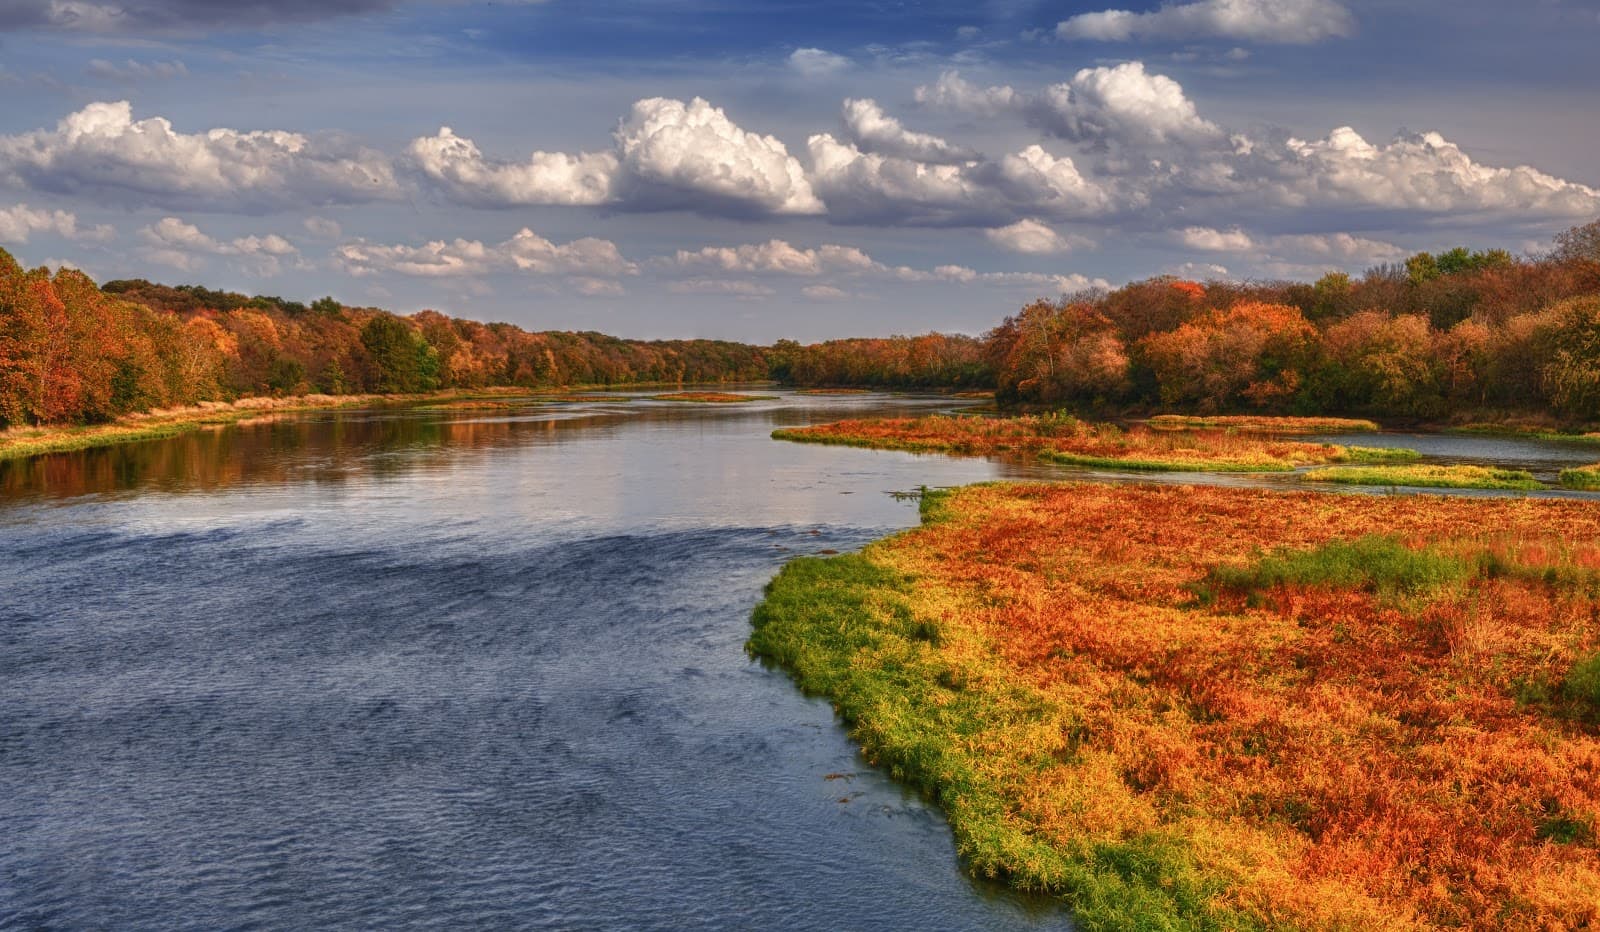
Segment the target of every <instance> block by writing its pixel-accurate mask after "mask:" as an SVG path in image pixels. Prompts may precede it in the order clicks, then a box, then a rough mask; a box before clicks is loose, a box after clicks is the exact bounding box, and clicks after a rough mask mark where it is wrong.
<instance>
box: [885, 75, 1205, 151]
mask: <svg viewBox="0 0 1600 932" xmlns="http://www.w3.org/2000/svg"><path fill="white" fill-rule="evenodd" d="M916 97H917V100H918V101H919V102H921V103H923V104H926V105H929V106H936V107H943V108H946V109H952V110H961V111H966V112H971V113H978V114H996V113H1003V112H1012V113H1016V114H1019V115H1021V116H1023V117H1024V118H1026V119H1027V120H1028V122H1030V123H1032V124H1034V125H1035V126H1038V127H1039V128H1041V129H1043V130H1044V131H1046V132H1048V133H1050V134H1051V135H1053V136H1059V137H1061V138H1062V139H1068V140H1072V141H1074V142H1089V143H1095V142H1111V141H1115V142H1122V143H1127V144H1132V145H1149V144H1154V143H1181V142H1190V141H1215V140H1218V139H1220V137H1221V135H1222V132H1221V130H1220V129H1219V128H1218V127H1217V126H1216V124H1214V123H1212V122H1210V121H1209V120H1206V119H1204V118H1202V117H1201V116H1200V114H1199V112H1198V110H1197V109H1196V107H1195V105H1194V102H1193V101H1192V100H1190V99H1189V98H1188V96H1187V95H1186V94H1185V93H1184V90H1183V86H1182V85H1180V84H1179V83H1178V82H1177V81H1174V80H1173V79H1171V78H1169V77H1167V76H1166V75H1162V74H1152V73H1150V72H1148V71H1146V70H1145V66H1144V63H1143V62H1137V61H1133V62H1124V63H1122V64H1120V65H1114V66H1102V67H1096V68H1083V69H1081V70H1079V71H1078V72H1077V73H1076V74H1074V75H1073V76H1072V79H1071V80H1070V81H1065V82H1062V83H1059V84H1052V85H1049V86H1047V87H1045V88H1043V89H1041V90H1040V91H1038V92H1036V93H1028V92H1024V91H1019V90H1017V89H1015V88H1013V87H1009V86H999V87H988V88H980V87H977V86H975V85H973V84H971V83H969V82H968V81H966V80H965V79H964V78H962V77H961V75H960V74H959V73H958V72H954V71H950V72H946V73H944V74H943V75H941V76H940V77H939V80H938V81H937V82H936V83H934V84H931V85H923V86H921V87H919V88H917V91H916Z"/></svg>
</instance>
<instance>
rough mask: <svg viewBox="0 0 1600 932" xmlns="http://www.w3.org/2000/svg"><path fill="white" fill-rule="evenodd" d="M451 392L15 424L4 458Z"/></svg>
mask: <svg viewBox="0 0 1600 932" xmlns="http://www.w3.org/2000/svg"><path fill="white" fill-rule="evenodd" d="M455 397H459V395H458V394H457V393H451V394H449V395H306V396H301V397H294V398H241V399H239V400H238V401H233V402H214V403H207V404H202V405H197V406H195V407H192V408H176V409H172V410H165V411H152V412H150V413H148V414H137V415H130V416H128V417H124V418H121V419H120V420H117V421H113V422H111V423H109V424H89V425H67V426H60V427H13V428H11V429H9V430H5V431H0V460H4V459H17V458H20V457H27V456H39V455H41V454H45V453H66V452H70V451H73V450H88V449H92V448H94V447H106V446H112V445H114V444H119V443H130V442H133V441H137V440H159V439H160V438H162V437H175V436H177V435H179V434H184V433H188V432H190V431H195V430H203V429H206V428H210V427H221V426H226V425H229V424H238V423H240V422H243V421H249V420H253V419H256V418H262V417H269V416H274V415H279V414H293V413H296V412H303V411H320V410H327V409H332V408H356V407H369V406H373V405H384V404H415V403H418V402H427V401H430V400H434V399H450V398H455Z"/></svg>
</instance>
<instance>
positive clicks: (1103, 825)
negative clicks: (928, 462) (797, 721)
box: [750, 484, 1600, 929]
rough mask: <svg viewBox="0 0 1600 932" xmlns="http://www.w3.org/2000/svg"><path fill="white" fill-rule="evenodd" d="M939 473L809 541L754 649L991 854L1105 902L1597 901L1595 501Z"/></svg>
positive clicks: (1176, 922)
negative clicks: (861, 541) (904, 520)
mask: <svg viewBox="0 0 1600 932" xmlns="http://www.w3.org/2000/svg"><path fill="white" fill-rule="evenodd" d="M925 505H926V508H925V519H924V525H923V527H921V528H919V529H917V530H913V531H910V532H907V533H905V534H902V535H898V536H896V537H893V538H889V539H887V540H885V541H881V542H879V543H877V544H873V545H871V546H869V547H868V548H867V549H866V550H865V551H864V552H862V553H860V554H854V555H846V556H841V557H834V558H829V559H817V558H803V559H799V560H796V561H794V562H792V563H790V564H789V565H788V566H786V567H785V569H784V570H783V572H782V573H781V574H780V575H779V576H778V578H777V579H775V580H774V581H773V583H772V584H771V586H770V587H769V590H768V595H767V599H766V601H765V602H763V603H762V605H761V606H760V607H759V608H758V609H757V611H756V613H755V615H754V618H753V625H754V633H753V635H752V638H751V641H750V648H751V650H752V651H753V652H754V653H756V654H757V655H759V656H761V657H763V658H766V659H767V660H770V661H772V662H774V663H777V664H779V665H780V666H782V667H783V668H785V669H786V670H788V671H790V673H791V674H792V675H793V676H794V678H795V679H796V681H797V682H798V683H799V685H800V686H801V687H802V688H804V689H805V690H806V691H807V692H810V693H815V694H820V695H823V696H826V697H828V698H829V699H830V700H831V701H832V702H833V703H834V704H835V707H836V708H837V709H838V711H839V714H840V715H841V717H842V718H843V719H844V720H845V721H846V722H848V723H849V724H850V726H851V733H852V735H853V737H854V738H855V740H857V741H858V742H859V743H860V745H861V747H862V750H863V753H864V754H865V755H866V756H867V757H868V758H869V759H870V760H872V761H873V762H875V763H876V764H878V765H879V766H882V767H884V768H886V769H887V770H888V771H889V772H891V773H892V774H893V775H894V776H896V777H897V778H899V779H901V780H903V781H905V782H907V783H909V784H911V785H913V786H916V787H918V788H919V789H921V790H922V791H923V792H925V793H926V794H927V795H929V796H930V797H931V798H933V799H935V800H937V801H938V803H939V804H940V805H941V807H942V808H943V809H944V810H945V812H946V813H947V814H948V816H949V818H950V823H951V826H952V829H953V831H954V834H955V838H956V843H957V845H958V848H959V850H960V853H961V856H962V858H963V860H964V862H965V863H966V865H967V866H968V867H969V868H970V869H971V870H972V871H973V872H975V873H978V874H983V875H988V876H993V877H1001V878H1005V879H1007V880H1009V881H1010V882H1011V883H1013V884H1015V885H1017V886H1018V887H1022V888H1026V889H1032V890H1042V891H1046V892H1049V893H1052V894H1055V895H1057V896H1059V897H1061V898H1062V900H1063V901H1064V902H1065V903H1066V904H1067V905H1068V906H1070V907H1071V909H1072V910H1073V912H1074V914H1075V916H1076V918H1077V919H1078V920H1079V922H1080V924H1081V925H1083V926H1084V927H1085V928H1118V929H1146V928H1167V929H1176V928H1200V929H1207V928H1215V929H1223V928H1227V929H1235V928H1329V929H1332V928H1428V927H1450V926H1454V927H1465V928H1475V929H1490V928H1506V927H1515V928H1543V927H1548V928H1555V927H1565V928H1570V927H1577V926H1582V925H1584V924H1592V923H1595V922H1597V921H1600V902H1597V901H1596V899H1595V897H1594V895H1593V892H1594V891H1595V890H1596V889H1600V852H1597V850H1596V846H1595V827H1596V824H1597V820H1600V789H1597V787H1596V785H1595V783H1594V780H1593V778H1592V773H1593V770H1594V767H1595V761H1597V760H1600V738H1597V736H1596V730H1595V725H1594V724H1593V723H1594V722H1595V721H1596V718H1595V716H1596V715H1597V714H1600V705H1597V704H1596V700H1600V692H1597V690H1596V689H1592V688H1590V687H1592V686H1595V683H1600V663H1596V662H1594V661H1591V660H1590V659H1589V658H1591V657H1592V656H1593V655H1594V652H1595V651H1596V649H1597V648H1600V632H1597V631H1596V630H1595V629H1594V626H1593V623H1592V619H1591V618H1590V605H1591V600H1592V599H1593V598H1594V596H1595V594H1596V593H1597V592H1600V509H1595V508H1594V507H1592V506H1588V505H1583V504H1579V503H1573V502H1555V501H1530V500H1515V499H1507V500H1496V501H1487V502H1486V501H1478V500H1464V499H1449V498H1442V497H1426V498H1411V497H1407V498H1383V497H1364V496H1363V497H1348V498H1346V497H1329V496H1324V495H1318V494H1316V493H1296V494H1285V493H1277V492H1267V491H1261V490H1241V489H1223V488H1204V487H1201V488H1160V487H1136V486H1102V485H1082V484H1079V485H1062V484H1051V485H1035V486H1018V485H991V486H977V487H971V488H968V489H963V490H960V491H959V492H956V493H954V494H953V495H949V496H934V497H930V498H929V499H928V500H927V501H926V502H925ZM1591 667H1593V668H1595V669H1593V670H1591V669H1590V668H1591ZM1586 671H1587V672H1586ZM1591 674H1593V675H1591ZM1591 681H1594V682H1591Z"/></svg>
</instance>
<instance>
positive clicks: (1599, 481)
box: [1559, 463, 1600, 492]
mask: <svg viewBox="0 0 1600 932" xmlns="http://www.w3.org/2000/svg"><path fill="white" fill-rule="evenodd" d="M1559 481H1560V483H1561V487H1562V488H1563V489H1577V490H1578V491H1580V492H1600V463H1596V464H1594V465H1593V466H1577V467H1574V468H1572V469H1563V470H1561V476H1560V480H1559Z"/></svg>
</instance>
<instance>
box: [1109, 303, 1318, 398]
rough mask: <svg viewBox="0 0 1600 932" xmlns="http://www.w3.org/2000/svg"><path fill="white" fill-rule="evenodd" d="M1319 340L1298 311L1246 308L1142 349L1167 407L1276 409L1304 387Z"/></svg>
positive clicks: (1210, 317) (1148, 341)
mask: <svg viewBox="0 0 1600 932" xmlns="http://www.w3.org/2000/svg"><path fill="white" fill-rule="evenodd" d="M1315 338H1316V330H1315V328H1313V327H1312V326H1311V324H1310V323H1309V322H1307V320H1306V319H1305V317H1304V316H1303V315H1302V314H1301V313H1300V311H1299V309H1297V308H1293V307H1290V306H1288V305H1284V304H1267V303H1264V302H1260V301H1246V302H1244V303H1242V304H1237V305H1234V306H1233V307H1232V308H1229V309H1228V310H1226V311H1213V312H1211V313H1209V314H1207V315H1206V316H1204V317H1202V318H1200V319H1198V320H1195V321H1191V322H1189V323H1186V324H1183V325H1182V326H1180V327H1178V328H1177V329H1175V330H1171V331H1168V332H1165V333H1154V334H1151V335H1149V336H1147V337H1145V338H1144V339H1143V340H1142V341H1140V344H1139V350H1140V354H1141V355H1142V356H1143V358H1144V359H1145V361H1146V362H1147V363H1148V365H1149V366H1150V368H1151V369H1152V370H1153V371H1154V373H1155V377H1156V380H1157V383H1158V385H1159V390H1160V398H1161V401H1162V402H1164V403H1166V404H1186V405H1193V406H1194V407H1195V408H1196V409H1197V410H1202V411H1214V410H1225V409H1228V408H1232V407H1244V406H1248V407H1255V408H1270V407H1275V406H1282V405H1284V404H1286V403H1287V402H1288V401H1289V399H1291V398H1292V397H1293V396H1294V394H1295V392H1296V391H1297V390H1298V389H1299V388H1300V383H1301V380H1302V378H1303V375H1304V370H1305V367H1306V363H1307V361H1308V360H1309V358H1310V355H1311V351H1312V348H1313V346H1314V343H1315Z"/></svg>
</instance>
